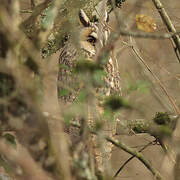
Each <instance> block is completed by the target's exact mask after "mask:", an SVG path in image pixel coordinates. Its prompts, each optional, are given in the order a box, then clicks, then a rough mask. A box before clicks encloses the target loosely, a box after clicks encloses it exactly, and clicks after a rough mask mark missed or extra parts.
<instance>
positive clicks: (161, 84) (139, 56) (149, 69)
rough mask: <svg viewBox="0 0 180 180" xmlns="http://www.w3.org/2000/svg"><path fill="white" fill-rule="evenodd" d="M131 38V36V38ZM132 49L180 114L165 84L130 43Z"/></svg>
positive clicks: (179, 113)
mask: <svg viewBox="0 0 180 180" xmlns="http://www.w3.org/2000/svg"><path fill="white" fill-rule="evenodd" d="M131 40H132V38H131ZM132 50H133V52H134V53H135V55H136V56H137V57H138V59H139V60H140V61H141V63H143V65H144V66H145V67H146V68H147V70H148V71H149V72H150V73H151V75H152V76H153V77H154V79H155V80H156V81H157V82H158V84H159V86H160V88H161V89H162V91H163V92H164V93H165V94H166V96H167V97H168V99H169V101H170V103H171V104H172V106H173V108H174V110H175V112H176V113H177V114H178V115H180V110H179V108H178V106H177V105H176V103H175V100H174V99H173V97H171V96H170V95H169V93H168V91H167V89H166V88H165V86H164V85H163V83H162V82H161V81H160V79H159V78H158V77H157V76H156V75H155V74H154V73H153V71H152V70H151V68H150V67H149V66H148V64H147V63H146V62H145V61H144V59H143V58H142V57H141V55H140V54H139V52H138V49H137V47H135V44H134V43H133V44H132Z"/></svg>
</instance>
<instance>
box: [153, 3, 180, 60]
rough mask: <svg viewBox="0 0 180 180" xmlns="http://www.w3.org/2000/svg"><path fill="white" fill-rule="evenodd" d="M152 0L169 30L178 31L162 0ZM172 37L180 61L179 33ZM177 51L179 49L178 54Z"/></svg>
mask: <svg viewBox="0 0 180 180" xmlns="http://www.w3.org/2000/svg"><path fill="white" fill-rule="evenodd" d="M152 1H153V3H154V5H155V7H156V8H157V10H158V12H159V14H160V16H161V18H162V20H163V22H164V24H165V25H166V27H167V29H168V31H169V32H172V33H176V32H177V31H176V29H175V27H174V25H173V23H172V21H171V19H170V17H169V16H168V14H167V12H166V10H165V8H164V7H163V5H162V3H161V1H160V0H152ZM172 39H173V42H174V44H175V45H176V49H175V52H176V55H177V57H178V61H179V63H180V59H179V55H180V38H179V36H178V35H176V34H175V35H173V36H172ZM177 51H178V54H177Z"/></svg>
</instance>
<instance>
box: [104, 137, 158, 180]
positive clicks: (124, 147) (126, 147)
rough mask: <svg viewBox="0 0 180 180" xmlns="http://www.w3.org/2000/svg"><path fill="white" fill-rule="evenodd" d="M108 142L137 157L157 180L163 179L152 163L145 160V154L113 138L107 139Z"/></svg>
mask: <svg viewBox="0 0 180 180" xmlns="http://www.w3.org/2000/svg"><path fill="white" fill-rule="evenodd" d="M106 140H107V141H109V142H111V143H112V144H113V145H115V146H116V147H118V148H120V149H122V150H124V151H125V152H127V153H129V154H131V155H133V156H134V157H136V158H137V159H139V160H140V161H141V162H142V163H143V164H144V165H145V166H146V167H147V169H149V170H150V171H151V173H152V174H153V175H154V177H155V178H156V179H157V180H161V179H162V176H161V174H160V173H159V172H158V171H157V170H156V169H155V168H153V167H152V165H151V164H150V162H149V161H148V160H146V159H145V157H144V156H143V154H141V153H140V152H138V151H136V150H134V149H132V148H130V147H128V146H127V145H125V144H124V143H123V142H121V141H119V142H116V141H115V140H113V139H112V138H110V137H106Z"/></svg>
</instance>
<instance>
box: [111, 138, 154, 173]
mask: <svg viewBox="0 0 180 180" xmlns="http://www.w3.org/2000/svg"><path fill="white" fill-rule="evenodd" d="M153 142H154V141H152V142H149V143H148V144H146V145H145V146H144V147H143V148H141V149H140V150H139V151H138V152H142V151H143V150H145V149H146V148H147V147H148V146H150V145H152V144H153ZM133 158H135V156H134V155H133V156H131V157H130V158H129V159H128V160H127V161H125V162H124V163H123V165H122V166H121V167H120V168H119V169H118V171H117V172H116V174H115V175H114V177H117V176H118V174H119V173H120V171H121V170H122V169H123V168H124V167H125V165H126V164H127V163H128V162H130V161H131V160H132V159H133Z"/></svg>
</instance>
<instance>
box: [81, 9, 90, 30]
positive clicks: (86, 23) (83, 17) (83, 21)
mask: <svg viewBox="0 0 180 180" xmlns="http://www.w3.org/2000/svg"><path fill="white" fill-rule="evenodd" d="M79 20H80V23H81V24H82V25H83V26H84V27H89V26H90V20H89V18H88V17H87V15H86V13H85V12H84V11H83V10H82V9H80V10H79Z"/></svg>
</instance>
